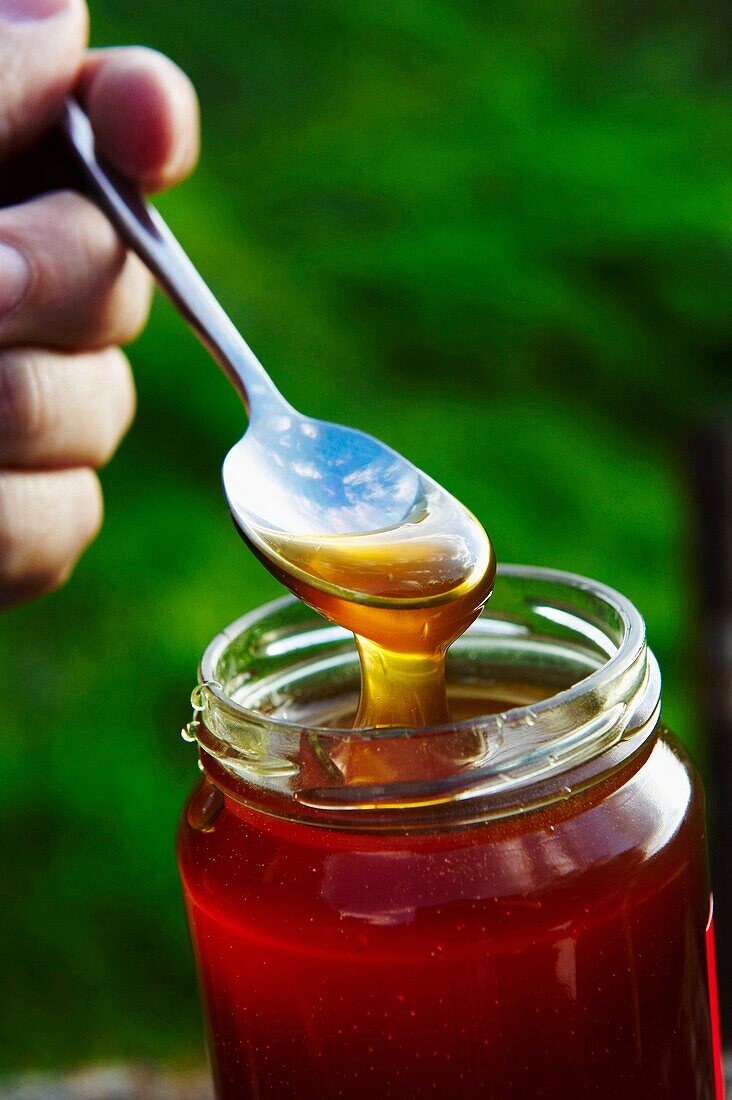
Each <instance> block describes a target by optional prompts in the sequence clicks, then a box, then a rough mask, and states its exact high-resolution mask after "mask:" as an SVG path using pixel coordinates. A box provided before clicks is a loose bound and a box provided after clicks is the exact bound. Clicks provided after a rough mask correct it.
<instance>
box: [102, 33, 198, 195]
mask: <svg viewBox="0 0 732 1100" xmlns="http://www.w3.org/2000/svg"><path fill="white" fill-rule="evenodd" d="M80 89H81V92H82V96H83V98H84V100H85V103H86V108H87V111H88V112H89V117H90V119H91V122H92V126H93V127H94V133H95V135H96V139H97V142H98V144H99V147H100V148H101V149H102V151H103V152H104V153H105V154H106V156H107V157H109V159H110V160H111V161H112V162H113V164H115V165H116V167H117V168H119V170H120V171H121V172H123V173H124V174H125V175H126V176H130V177H131V178H132V179H135V180H137V181H138V182H139V183H140V184H142V185H143V187H144V188H145V189H146V190H149V191H157V190H159V189H160V188H163V187H170V186H171V184H174V183H177V182H178V181H179V180H181V179H183V178H184V177H185V176H187V175H188V174H189V173H190V172H191V171H192V170H193V168H194V166H195V164H196V161H197V160H198V152H199V114H198V99H197V98H196V93H195V91H194V88H193V85H192V84H191V82H190V80H189V79H188V77H187V76H186V75H185V73H183V72H182V71H181V69H179V68H178V66H177V65H174V64H173V62H172V61H171V60H170V59H169V58H167V57H165V56H164V55H163V54H160V53H157V52H156V51H155V50H148V49H143V48H142V47H137V46H135V47H127V48H118V49H112V50H95V51H92V52H91V54H90V55H89V57H88V60H87V61H86V63H85V65H84V68H83V70H82V75H81V83H80Z"/></svg>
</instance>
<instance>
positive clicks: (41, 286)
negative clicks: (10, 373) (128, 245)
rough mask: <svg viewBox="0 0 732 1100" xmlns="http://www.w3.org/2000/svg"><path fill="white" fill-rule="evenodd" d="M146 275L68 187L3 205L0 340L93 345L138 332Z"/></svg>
mask: <svg viewBox="0 0 732 1100" xmlns="http://www.w3.org/2000/svg"><path fill="white" fill-rule="evenodd" d="M151 285H152V284H151V280H150V277H149V275H148V273H147V272H146V271H145V269H144V268H143V266H142V264H141V263H140V261H139V260H138V259H137V258H136V257H135V256H132V255H131V254H130V253H128V252H127V251H126V250H125V248H124V246H123V245H122V244H121V242H120V241H119V239H118V237H117V235H116V234H115V232H114V230H113V229H112V227H111V225H110V224H109V222H108V221H107V219H106V218H105V217H104V215H103V214H102V213H101V212H100V211H99V210H98V209H97V208H96V207H95V206H93V205H92V204H91V203H90V202H88V201H87V200H86V199H83V198H81V196H79V195H75V194H73V193H71V192H67V191H62V192H59V193H57V194H54V195H47V196H44V197H43V198H39V199H34V200H33V201H32V202H28V203H24V204H22V205H21V206H14V207H10V208H9V209H7V210H0V345H2V346H6V347H7V346H8V345H16V344H40V343H43V344H44V345H50V346H52V347H61V348H72V349H74V350H76V349H94V348H103V347H108V346H109V345H111V344H125V343H128V342H129V341H130V340H133V339H134V338H135V336H137V335H138V333H139V332H140V329H141V328H142V326H143V325H144V323H145V320H146V318H147V314H148V311H149V307H150V296H151Z"/></svg>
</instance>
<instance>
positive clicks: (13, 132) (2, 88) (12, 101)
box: [0, 0, 88, 158]
mask: <svg viewBox="0 0 732 1100" xmlns="http://www.w3.org/2000/svg"><path fill="white" fill-rule="evenodd" d="M87 31H88V13H87V9H86V4H85V3H84V0H0V158H5V157H7V156H8V154H9V153H13V152H15V151H16V149H19V148H22V147H23V146H26V145H29V144H31V142H32V141H33V140H34V139H35V138H36V137H37V136H38V135H39V134H40V133H41V132H42V131H43V130H44V129H46V127H47V126H48V125H49V124H50V123H51V122H52V121H53V119H54V118H55V116H56V115H57V113H58V111H59V108H60V106H61V101H62V100H63V98H64V96H65V95H66V94H67V92H68V91H69V89H70V88H71V86H72V85H73V83H74V81H75V79H76V75H77V73H78V71H79V67H80V65H81V61H82V55H83V50H84V47H85V45H86V38H87Z"/></svg>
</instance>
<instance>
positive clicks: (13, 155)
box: [0, 0, 199, 607]
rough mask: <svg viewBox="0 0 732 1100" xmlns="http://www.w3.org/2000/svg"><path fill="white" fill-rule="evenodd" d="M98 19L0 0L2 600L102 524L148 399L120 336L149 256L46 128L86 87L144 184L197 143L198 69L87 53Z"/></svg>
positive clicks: (36, 585) (142, 303) (141, 54)
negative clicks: (105, 498) (128, 243)
mask: <svg viewBox="0 0 732 1100" xmlns="http://www.w3.org/2000/svg"><path fill="white" fill-rule="evenodd" d="M88 29H89V18H88V12H87V9H86V5H85V3H84V0H0V161H2V170H1V171H0V176H1V177H2V187H0V202H2V204H3V208H2V209H0V607H6V606H8V605H10V604H13V603H17V602H19V601H21V600H24V599H29V598H31V597H33V596H38V595H41V594H42V593H44V592H48V591H50V590H51V589H53V588H56V587H57V586H58V585H60V584H62V583H63V582H64V581H65V580H66V579H67V577H68V576H69V574H70V572H71V570H72V569H73V567H74V565H75V564H76V562H77V560H78V558H79V556H80V554H81V553H82V552H83V550H84V549H85V548H86V546H87V545H88V544H89V542H90V541H91V540H92V539H93V538H94V537H95V535H96V534H97V532H98V531H99V528H100V525H101V522H102V494H101V489H100V486H99V481H98V478H97V475H96V472H95V471H96V470H97V469H98V468H99V467H100V466H102V465H104V463H106V462H107V461H108V460H109V458H110V457H111V455H112V454H113V453H114V451H115V449H116V447H117V445H118V443H119V441H120V440H121V438H122V436H123V435H124V434H125V432H126V431H127V428H128V427H129V425H130V422H131V420H132V417H133V415H134V409H135V390H134V384H133V380H132V373H131V370H130V366H129V363H128V361H127V359H126V357H125V355H124V353H123V352H122V351H121V350H120V345H123V344H126V343H129V342H130V341H131V340H133V339H134V338H135V337H136V336H137V335H138V334H139V332H140V330H141V329H142V327H143V326H144V324H145V322H146V320H147V316H148V312H149V306H150V298H151V280H150V277H149V275H148V273H147V272H146V271H145V269H144V268H143V266H142V264H141V263H140V262H139V260H138V259H137V258H136V257H135V256H133V255H131V254H130V253H129V252H128V251H127V250H126V249H125V248H124V246H123V245H122V243H121V242H120V241H119V239H118V238H117V236H116V234H115V233H114V231H113V230H112V228H111V226H110V225H109V223H108V222H107V221H106V219H105V218H104V216H103V215H102V214H101V213H100V212H99V211H98V210H97V208H96V207H95V206H93V205H92V204H91V203H90V202H89V201H88V200H86V199H85V198H82V196H81V195H79V194H76V193H74V192H73V191H72V190H69V189H67V187H66V185H65V181H64V179H63V175H59V174H58V173H57V171H56V169H55V168H54V164H53V158H52V155H51V153H50V151H47V149H46V145H45V143H44V137H43V135H44V132H45V131H46V130H47V129H48V128H49V126H50V125H51V124H52V123H53V121H54V118H55V117H56V115H57V114H58V111H59V108H60V106H61V103H62V100H63V99H64V97H65V96H66V95H67V94H68V93H69V92H73V93H74V94H76V95H77V96H78V97H79V98H80V99H81V100H82V102H83V103H84V104H85V106H86V109H87V111H88V113H89V117H90V118H91V121H92V125H93V127H94V131H95V134H96V137H97V142H98V144H99V146H100V148H101V149H102V151H103V152H104V153H105V154H106V156H107V157H108V158H109V159H110V160H111V161H112V162H113V163H114V164H115V165H116V166H117V167H118V168H119V169H120V170H121V171H122V172H123V173H124V174H125V175H127V176H128V177H130V178H132V179H134V180H136V181H137V182H138V184H139V185H140V186H141V187H142V188H143V189H144V190H145V191H147V192H154V191H158V190H161V189H163V188H166V187H169V186H171V185H173V184H175V183H177V182H178V181H180V180H181V179H183V178H184V177H185V176H186V175H188V173H189V172H190V171H191V170H192V168H193V167H194V165H195V163H196V160H197V157H198V141H199V138H198V105H197V101H196V95H195V92H194V90H193V87H192V85H191V83H190V81H189V80H188V78H187V77H186V76H185V75H184V74H183V73H182V72H181V70H180V69H178V68H177V66H175V65H174V64H173V62H171V61H170V60H168V59H167V58H166V57H163V56H162V55H161V54H158V53H156V52H154V51H152V50H147V49H142V48H140V47H131V48H116V49H110V50H94V51H89V50H87V48H86V43H87V39H88ZM39 191H40V193H39ZM44 192H45V193H44ZM8 201H10V205H7V203H8Z"/></svg>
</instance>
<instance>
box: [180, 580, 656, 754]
mask: <svg viewBox="0 0 732 1100" xmlns="http://www.w3.org/2000/svg"><path fill="white" fill-rule="evenodd" d="M502 578H519V579H524V580H527V581H531V580H537V581H542V582H545V583H549V584H556V585H562V586H563V587H567V588H570V589H572V590H574V591H576V592H577V593H582V594H584V595H585V596H586V597H588V598H590V599H594V600H596V601H598V602H599V603H601V604H603V605H604V606H605V607H606V608H608V609H609V610H610V611H612V612H614V613H615V614H616V615H617V617H618V619H619V621H620V623H621V624H622V638H621V640H620V643H619V644H618V645H617V647H616V648H615V649H614V652H611V651H609V644H608V643H609V639H607V636H603V635H602V631H601V630H600V629H599V628H597V627H595V628H592V626H591V624H587V623H586V624H584V631H585V632H586V633H587V632H588V631H589V632H590V634H591V636H593V637H594V639H595V640H596V641H597V642H598V643H599V645H600V646H601V647H602V648H604V649H605V652H606V653H607V654H608V660H607V661H606V662H605V663H603V664H602V665H600V666H599V667H598V668H596V669H595V670H594V671H592V672H591V673H589V675H587V676H585V677H584V678H582V679H580V680H578V681H577V682H576V683H574V684H572V685H571V686H570V687H568V688H563V689H562V690H560V691H558V692H556V693H553V694H552V695H550V696H549V697H547V698H546V699H542V700H540V701H538V702H534V703H531V704H529V705H526V706H515V707H511V708H510V709H509V710H507V711H505V712H504V713H502V714H500V715H492V714H489V715H485V716H482V717H481V718H479V719H469V720H467V721H464V722H450V723H448V724H440V725H435V726H427V727H424V728H422V729H420V731H419V732H420V736H429V735H430V734H435V735H442V734H444V733H445V732H446V731H448V730H454V729H456V728H457V729H459V728H460V727H461V726H469V727H470V728H473V729H474V728H475V727H476V723H479V724H480V726H481V729H485V730H486V731H490V729H491V728H495V729H496V730H498V729H501V730H502V731H504V733H505V729H506V726H507V725H510V726H514V725H518V726H525V725H526V724H527V719H528V722H529V724H534V723H536V722H537V721H540V720H541V718H542V716H544V715H547V714H549V713H550V712H552V711H553V710H555V709H556V708H557V707H558V706H561V707H573V705H575V704H577V703H580V702H581V701H582V700H584V699H592V698H597V697H598V696H599V695H601V694H603V693H604V692H605V691H606V690H607V688H608V686H609V685H611V684H612V683H613V682H615V681H618V680H621V679H622V678H623V676H624V674H626V673H627V672H628V671H629V670H630V669H632V668H633V667H634V666H635V665H636V664H637V662H638V660H639V658H641V657H642V655H643V654H644V653H647V652H648V651H647V649H646V630H645V623H644V621H643V618H642V616H641V614H640V612H639V611H638V609H637V608H636V607H635V605H634V604H633V603H632V602H631V601H630V600H629V599H627V597H625V596H623V595H622V594H621V593H620V592H618V591H617V590H616V589H614V588H611V587H610V586H609V585H606V584H603V583H601V582H600V581H595V580H592V579H591V578H589V577H584V576H581V575H580V574H578V573H571V572H566V571H564V570H560V569H547V568H543V567H539V566H526V565H514V564H501V565H499V566H498V569H497V581H500V580H501V579H502ZM300 602H301V601H299V600H298V599H297V597H295V596H292V595H289V594H288V595H285V596H280V597H278V598H277V599H275V600H270V601H269V602H268V603H265V604H262V605H261V606H260V607H257V608H255V609H254V610H252V611H249V612H247V613H246V614H244V615H242V616H240V618H238V619H236V620H234V622H233V623H231V624H229V626H227V627H225V628H224V629H223V630H221V631H220V632H219V633H218V634H217V635H216V636H215V637H214V638H213V639H212V641H211V642H210V643H209V645H208V646H207V647H206V649H205V650H204V653H203V656H202V658H201V662H200V666H199V676H200V684H201V685H202V686H204V687H205V689H206V690H207V691H208V692H210V693H211V695H212V696H213V697H214V698H215V699H216V700H217V702H218V704H219V705H220V706H221V707H224V708H225V709H226V710H227V711H229V713H231V714H234V715H238V716H239V717H240V718H241V719H242V720H244V721H256V722H257V723H260V722H262V721H265V722H266V723H267V725H268V726H270V727H271V728H273V729H277V730H279V731H281V732H282V733H288V732H289V733H296V732H299V731H300V730H301V729H302V723H301V722H293V721H288V720H287V719H283V718H279V717H276V716H273V715H263V714H262V713H261V712H259V711H257V710H255V709H251V708H249V707H246V706H244V705H243V704H242V703H240V702H238V701H236V700H235V699H233V698H232V697H231V696H230V695H228V694H227V692H226V691H225V690H224V689H223V687H222V686H221V684H220V683H219V681H218V680H217V677H216V673H217V666H218V662H219V660H220V658H221V656H222V655H223V653H224V651H225V650H226V649H227V647H228V646H229V645H231V644H232V642H233V641H235V639H237V638H239V637H240V636H241V635H242V634H244V633H245V632H246V631H247V630H249V629H250V628H251V627H253V626H254V625H256V624H257V623H258V622H259V621H260V620H262V619H263V618H265V617H266V616H267V615H269V614H271V613H272V612H274V611H277V610H279V609H281V608H284V607H287V606H288V605H291V604H298V603H300ZM489 606H490V604H489ZM559 614H560V613H559V612H557V611H556V609H555V611H554V613H553V614H552V613H551V609H550V608H546V609H545V615H546V617H547V618H549V619H552V618H553V619H554V621H556V619H557V617H558V616H559ZM562 614H563V615H564V616H567V617H572V612H571V611H569V610H567V611H565V612H563V613H562ZM575 618H576V616H575ZM648 656H649V658H650V660H651V661H652V662H653V663H654V664H655V660H654V658H653V657H652V655H651V654H648ZM656 670H657V666H656ZM657 695H658V697H659V698H660V674H658V692H657ZM656 702H657V700H656ZM312 728H314V729H317V731H318V734H319V735H321V736H323V737H334V738H338V737H343V736H344V735H345V734H348V736H349V737H354V736H358V735H364V736H366V735H368V736H369V737H370V738H375V737H379V736H384V737H385V736H393V735H394V733H395V730H394V729H393V728H386V729H384V728H381V729H379V728H372V727H368V728H367V727H364V728H362V729H353V728H352V727H336V726H317V727H312Z"/></svg>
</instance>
